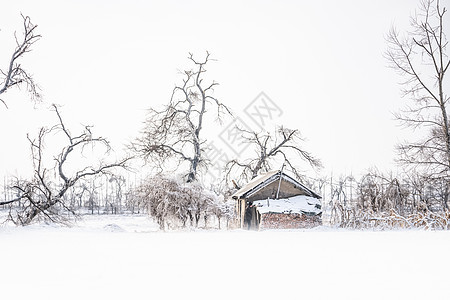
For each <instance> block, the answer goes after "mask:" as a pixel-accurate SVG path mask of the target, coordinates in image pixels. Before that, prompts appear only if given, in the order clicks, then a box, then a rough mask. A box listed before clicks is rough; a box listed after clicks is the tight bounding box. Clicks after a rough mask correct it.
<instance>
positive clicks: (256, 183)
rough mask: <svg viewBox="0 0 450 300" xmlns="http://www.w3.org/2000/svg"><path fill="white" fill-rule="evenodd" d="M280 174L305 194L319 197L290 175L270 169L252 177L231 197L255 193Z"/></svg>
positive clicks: (246, 196)
mask: <svg viewBox="0 0 450 300" xmlns="http://www.w3.org/2000/svg"><path fill="white" fill-rule="evenodd" d="M280 176H281V179H282V180H285V181H288V182H290V183H292V184H293V185H294V186H295V187H296V188H298V189H300V190H302V191H304V192H305V193H306V194H307V196H310V197H314V198H317V199H320V198H322V197H320V196H319V195H318V194H316V193H314V192H313V191H312V190H310V189H309V188H307V187H306V186H304V185H303V184H301V183H300V182H298V181H297V180H295V179H294V178H292V177H291V176H289V175H287V174H285V173H283V172H281V171H279V170H275V171H270V172H267V173H263V174H261V175H259V176H257V177H255V178H253V179H252V180H251V181H250V182H249V183H247V184H246V185H244V186H243V187H242V188H240V189H239V190H238V191H236V192H235V193H234V194H233V195H231V197H232V198H233V199H241V198H248V197H250V196H251V195H253V194H254V193H257V192H258V191H260V190H261V189H263V188H264V187H266V186H267V185H269V184H271V183H272V182H274V181H276V180H280Z"/></svg>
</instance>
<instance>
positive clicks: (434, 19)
mask: <svg viewBox="0 0 450 300" xmlns="http://www.w3.org/2000/svg"><path fill="white" fill-rule="evenodd" d="M446 13H447V9H446V8H445V7H442V6H441V3H440V1H439V0H424V1H421V3H420V8H419V10H418V11H417V12H416V14H415V15H414V16H412V17H411V30H410V31H408V32H406V34H404V35H400V33H399V32H398V31H397V30H396V29H395V28H392V29H391V30H390V32H389V34H388V35H387V42H388V50H387V51H386V54H385V56H386V58H387V60H388V61H389V63H390V66H391V67H392V68H393V69H395V70H396V71H397V72H398V73H399V74H400V76H401V77H402V82H401V86H402V92H403V94H404V96H406V97H409V98H410V100H411V101H410V102H409V104H408V105H406V108H405V109H403V110H402V111H401V112H400V113H398V114H397V115H396V117H397V119H398V120H400V121H401V122H402V123H403V124H404V125H406V126H409V127H412V128H414V129H422V130H425V136H424V138H422V139H419V140H417V141H409V142H404V143H402V144H401V145H399V146H398V150H399V152H400V161H401V162H403V163H405V164H407V165H410V166H413V167H414V168H417V169H420V170H421V171H422V172H425V173H429V174H432V175H433V177H435V178H448V176H449V175H450V131H449V126H450V124H449V120H448V113H447V110H448V104H449V103H448V102H449V99H450V98H449V95H448V88H449V85H448V83H447V82H448V81H447V80H446V79H447V77H446V76H445V75H446V73H447V71H448V69H449V65H450V60H449V57H448V52H447V46H448V40H447V37H446V31H448V29H450V28H448V27H447V28H446V27H445V25H444V17H445V16H446ZM447 34H450V32H447ZM446 84H447V85H446Z"/></svg>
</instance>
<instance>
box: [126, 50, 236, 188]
mask: <svg viewBox="0 0 450 300" xmlns="http://www.w3.org/2000/svg"><path fill="white" fill-rule="evenodd" d="M188 59H189V60H190V62H191V63H192V64H193V69H192V70H187V71H184V72H183V77H184V78H183V80H182V83H181V84H180V85H177V86H175V88H174V89H173V91H172V96H171V98H170V101H169V104H168V105H166V106H165V107H164V109H163V110H161V111H158V110H156V109H154V108H150V110H149V115H148V117H147V120H146V122H145V124H146V125H145V129H144V130H143V132H142V136H141V137H140V138H138V139H137V140H136V141H135V142H134V143H133V149H134V150H135V151H137V152H138V153H139V154H140V155H141V156H142V157H144V158H145V159H146V160H151V161H152V163H156V165H157V166H158V167H160V168H163V167H164V166H167V163H168V162H169V161H171V160H170V158H175V160H176V161H177V163H178V164H182V163H188V165H189V171H188V172H187V174H186V181H187V182H192V181H195V180H196V179H197V177H198V172H199V170H200V169H201V168H205V167H206V166H207V161H206V159H205V157H204V155H203V152H204V142H205V140H204V139H202V136H201V132H202V130H203V128H204V122H205V115H206V112H207V108H208V107H211V106H212V107H215V108H216V109H217V118H218V119H219V120H220V118H221V116H222V114H223V113H230V111H229V109H228V108H227V107H226V106H225V105H224V104H222V103H221V102H219V100H218V99H216V98H215V97H214V96H213V91H214V87H216V86H217V85H218V83H217V82H215V81H212V82H211V83H205V81H204V76H205V73H206V71H207V70H206V65H207V64H208V63H209V62H210V61H211V58H210V54H209V53H208V52H207V53H206V57H205V59H204V60H201V61H199V60H197V59H195V58H194V56H193V55H192V54H191V53H190V54H189V57H188Z"/></svg>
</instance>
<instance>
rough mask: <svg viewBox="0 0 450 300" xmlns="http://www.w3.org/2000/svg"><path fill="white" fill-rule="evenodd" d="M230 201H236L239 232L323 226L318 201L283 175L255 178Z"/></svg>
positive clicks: (298, 184) (308, 191) (271, 174)
mask: <svg viewBox="0 0 450 300" xmlns="http://www.w3.org/2000/svg"><path fill="white" fill-rule="evenodd" d="M231 197H232V198H233V199H234V200H236V212H237V218H238V224H240V227H241V228H245V229H256V230H258V229H269V228H311V227H314V226H318V225H321V224H322V218H321V216H322V210H321V209H322V206H321V202H320V199H321V197H320V196H319V195H318V194H316V193H315V192H313V191H312V190H311V189H309V188H307V187H306V186H304V185H303V184H301V183H300V182H298V181H297V180H295V179H294V178H292V177H291V176H289V175H287V174H285V173H283V172H282V171H278V170H277V171H271V172H267V173H264V174H261V175H259V176H257V177H256V178H254V179H253V180H251V181H250V182H249V183H247V184H246V185H245V186H243V187H242V188H240V189H239V190H238V191H236V192H235V193H234V194H233V195H232V196H231Z"/></svg>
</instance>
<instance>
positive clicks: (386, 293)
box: [0, 215, 450, 300]
mask: <svg viewBox="0 0 450 300" xmlns="http://www.w3.org/2000/svg"><path fill="white" fill-rule="evenodd" d="M0 249H1V250H0V253H1V254H2V255H1V260H0V268H1V271H0V287H1V295H2V296H1V298H2V299H333V300H334V299H448V272H449V271H448V270H449V269H450V261H449V260H448V253H450V232H449V231H419V230H408V231H348V230H338V229H332V228H327V227H319V228H316V229H311V230H267V231H262V232H255V231H243V230H228V231H227V230H221V231H219V230H196V231H177V232H166V233H164V232H160V231H157V226H156V224H155V223H154V222H152V221H151V220H149V219H148V218H147V217H145V216H131V215H126V216H103V215H101V216H96V215H94V216H86V217H85V219H84V220H83V221H80V222H79V223H78V224H76V225H75V226H73V227H71V228H65V227H60V226H56V225H32V226H28V227H25V228H16V227H9V226H8V227H0Z"/></svg>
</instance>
